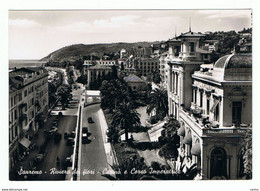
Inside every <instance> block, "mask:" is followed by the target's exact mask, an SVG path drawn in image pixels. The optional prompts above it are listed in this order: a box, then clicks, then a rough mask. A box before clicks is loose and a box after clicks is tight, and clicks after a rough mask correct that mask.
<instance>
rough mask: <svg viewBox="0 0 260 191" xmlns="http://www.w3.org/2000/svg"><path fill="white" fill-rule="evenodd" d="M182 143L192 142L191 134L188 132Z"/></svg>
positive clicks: (189, 143)
mask: <svg viewBox="0 0 260 191" xmlns="http://www.w3.org/2000/svg"><path fill="white" fill-rule="evenodd" d="M183 143H184V144H186V145H191V143H192V139H191V135H190V134H189V133H187V134H186V135H185V137H184V139H183Z"/></svg>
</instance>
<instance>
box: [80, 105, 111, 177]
mask: <svg viewBox="0 0 260 191" xmlns="http://www.w3.org/2000/svg"><path fill="white" fill-rule="evenodd" d="M99 109H100V104H94V105H90V106H87V107H85V108H84V110H83V122H82V127H88V130H89V133H90V135H89V139H90V143H88V144H82V147H81V172H84V173H85V174H81V176H80V180H107V179H106V178H104V177H102V176H101V173H102V171H103V170H105V169H106V168H108V164H107V159H106V154H105V149H104V143H103V139H102V134H101V128H100V123H99V119H98V115H97V112H98V110H99ZM88 117H92V119H93V121H94V122H95V123H88V120H87V119H88Z"/></svg>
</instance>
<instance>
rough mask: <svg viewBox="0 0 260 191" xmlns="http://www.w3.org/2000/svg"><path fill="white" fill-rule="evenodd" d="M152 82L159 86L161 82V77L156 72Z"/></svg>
mask: <svg viewBox="0 0 260 191" xmlns="http://www.w3.org/2000/svg"><path fill="white" fill-rule="evenodd" d="M153 82H154V83H156V84H159V83H160V82H161V75H160V73H159V72H157V71H155V72H154V73H153Z"/></svg>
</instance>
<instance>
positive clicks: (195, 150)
mask: <svg viewBox="0 0 260 191" xmlns="http://www.w3.org/2000/svg"><path fill="white" fill-rule="evenodd" d="M200 153H201V148H200V144H199V143H196V144H195V145H193V146H192V148H191V154H192V155H195V156H199V155H200Z"/></svg>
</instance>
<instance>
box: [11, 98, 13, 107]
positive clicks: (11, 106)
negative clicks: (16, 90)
mask: <svg viewBox="0 0 260 191" xmlns="http://www.w3.org/2000/svg"><path fill="white" fill-rule="evenodd" d="M11 107H13V98H12V97H11Z"/></svg>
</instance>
